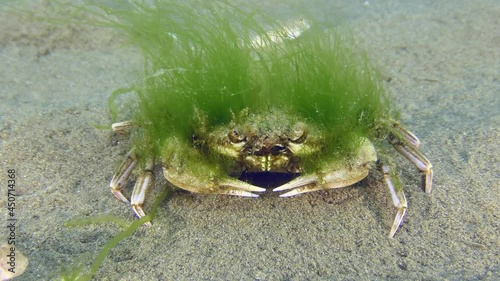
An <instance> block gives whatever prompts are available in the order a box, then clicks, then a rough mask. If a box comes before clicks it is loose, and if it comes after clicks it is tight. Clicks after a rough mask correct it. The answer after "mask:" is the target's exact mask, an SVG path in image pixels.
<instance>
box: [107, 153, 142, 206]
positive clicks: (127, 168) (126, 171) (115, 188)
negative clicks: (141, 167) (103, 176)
mask: <svg viewBox="0 0 500 281" xmlns="http://www.w3.org/2000/svg"><path fill="white" fill-rule="evenodd" d="M136 164H137V158H136V156H135V153H134V151H133V150H131V151H130V152H129V153H128V154H127V158H126V159H125V161H123V163H122V164H121V166H120V168H119V169H118V171H117V172H116V174H115V175H114V176H113V179H111V182H110V183H109V186H110V187H111V192H112V193H113V194H114V195H115V196H116V198H118V200H120V201H122V202H124V203H128V200H127V198H125V196H123V193H122V191H121V190H122V188H123V187H124V186H125V184H127V181H128V179H129V177H130V175H131V174H132V171H133V170H134V167H135V165H136Z"/></svg>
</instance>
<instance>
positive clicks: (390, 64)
mask: <svg viewBox="0 0 500 281" xmlns="http://www.w3.org/2000/svg"><path fill="white" fill-rule="evenodd" d="M375 2H376V1H373V3H372V1H366V2H364V3H363V1H357V2H356V3H354V4H350V5H349V6H347V7H344V9H343V11H344V12H345V13H346V14H348V15H350V16H348V17H346V20H347V25H348V26H349V27H350V28H351V29H352V30H353V34H354V35H355V36H356V38H357V40H358V41H359V43H360V45H361V46H362V47H364V48H365V49H366V50H367V52H368V54H369V55H370V57H371V58H372V59H373V61H374V62H375V64H377V65H379V66H380V67H381V70H382V72H383V73H384V76H385V77H387V80H388V88H389V89H390V91H391V92H392V95H393V96H394V99H395V100H396V103H397V104H398V105H399V107H400V108H401V112H402V116H401V119H402V120H401V121H402V123H403V124H405V125H406V126H407V127H408V128H410V129H411V130H412V131H413V132H415V133H416V134H417V135H418V136H419V137H420V139H421V141H422V151H423V152H424V153H425V154H426V155H427V156H428V158H429V159H430V160H431V162H432V164H433V166H434V173H435V181H434V190H433V192H432V193H431V194H426V193H424V192H423V191H422V188H421V186H422V182H421V178H420V176H419V173H418V172H417V171H416V169H415V168H414V167H413V166H412V165H411V164H409V163H408V162H407V161H406V160H405V159H404V158H403V157H401V156H397V157H396V159H397V161H398V164H399V167H400V169H401V176H402V180H403V183H404V185H405V192H406V195H407V199H408V205H409V209H408V214H407V216H406V219H405V222H404V224H403V226H402V228H401V229H400V230H399V231H398V232H397V234H396V237H395V238H394V239H389V238H387V237H386V236H387V233H388V230H389V228H390V225H391V223H392V219H393V216H394V213H395V212H394V210H393V208H392V207H391V206H390V198H389V195H388V193H387V192H386V189H385V187H384V186H383V184H381V183H380V175H379V174H378V173H377V172H375V171H374V173H372V175H371V176H370V177H369V178H367V179H366V180H364V181H362V182H360V183H358V184H356V185H354V186H353V187H348V188H343V189H339V190H331V191H324V192H316V193H311V194H306V195H303V196H298V197H295V198H289V199H281V198H279V197H277V196H276V195H275V194H272V192H267V193H265V194H264V195H263V196H261V198H260V199H244V198H235V197H227V196H205V195H197V194H191V193H188V192H183V191H176V192H174V193H173V194H172V196H171V197H170V198H169V199H167V200H165V201H164V202H163V203H162V204H161V206H160V209H159V213H158V216H157V218H156V219H155V221H154V226H153V227H152V228H140V229H139V230H138V231H137V232H136V233H134V234H133V235H132V236H131V237H129V238H127V239H126V240H124V241H123V242H122V243H120V244H119V245H118V246H117V247H116V248H114V249H113V250H112V251H111V253H110V255H109V256H108V258H107V259H106V261H105V262H104V264H103V265H102V267H101V268H100V270H99V271H98V273H97V275H96V276H95V280H139V279H144V280H402V279H406V280H499V279H500V265H499V264H500V249H499V248H500V238H499V227H500V210H499V202H500V186H499V182H500V179H499V177H500V168H499V167H500V166H499V163H500V156H499V154H500V153H499V152H500V131H499V130H500V80H499V78H500V74H499V69H500V47H499V46H500V31H499V26H500V24H499V19H500V4H499V2H498V1H493V0H491V1H488V0H477V1H466V0H459V1H430V0H429V1H418V3H419V4H414V3H413V2H412V1H379V2H377V3H375ZM434 2H438V3H434ZM44 3H45V1H39V2H35V3H34V4H33V5H32V6H33V7H37V8H36V11H37V13H42V14H43V12H44V10H43V9H44V7H47V6H46V5H44ZM327 3H328V4H327ZM332 3H333V2H332V1H315V2H314V4H311V6H312V7H313V8H315V9H318V10H323V11H325V10H328V9H334V8H333V7H334V6H335V5H340V4H339V3H333V4H332ZM267 5H270V6H271V7H272V6H273V3H267ZM0 9H1V10H0V12H1V15H0V26H1V28H0V100H1V103H0V163H1V165H0V166H1V167H2V170H1V171H0V191H1V194H0V203H1V206H2V208H3V209H2V210H1V212H0V213H1V219H2V220H3V222H4V223H3V224H6V223H7V218H8V212H7V207H6V206H7V170H8V169H15V170H16V176H17V182H16V192H17V196H16V210H15V211H16V218H17V220H18V221H17V232H16V242H17V245H18V248H19V249H20V250H21V251H22V252H23V253H24V254H25V255H26V256H27V257H28V259H29V262H30V264H29V266H28V268H27V270H26V272H25V273H24V274H23V275H22V276H21V277H19V278H18V279H16V280H53V279H55V278H56V277H57V276H58V275H59V274H60V272H61V271H62V270H63V268H65V267H68V266H72V265H75V264H78V263H79V262H80V263H82V264H83V265H84V266H86V265H88V264H89V263H90V260H91V258H92V257H94V256H95V255H96V254H97V253H98V252H99V251H100V249H101V248H102V247H103V246H104V245H105V244H106V243H107V242H108V241H109V240H110V239H111V238H112V237H113V236H114V235H115V234H116V233H118V232H119V228H118V227H117V226H116V225H113V224H106V225H91V226H87V227H76V228H66V227H64V226H63V223H64V222H65V221H67V220H69V219H71V218H79V217H86V216H95V215H99V214H112V215H116V216H119V217H121V218H123V219H125V220H127V221H130V222H131V221H133V220H134V219H135V217H134V215H133V212H132V210H131V208H130V207H129V206H127V205H125V204H122V203H120V202H119V201H117V200H116V199H115V198H114V197H113V196H112V194H111V193H110V191H109V187H108V183H109V180H110V179H111V176H112V174H113V173H114V172H115V170H116V168H117V166H118V164H119V162H120V161H121V159H122V158H123V157H124V155H125V154H126V152H127V150H128V149H129V148H130V144H129V142H128V141H127V139H126V138H125V139H120V138H117V137H116V136H113V135H112V134H111V133H110V132H109V131H106V130H99V129H96V128H95V127H94V125H95V124H109V123H110V116H109V113H108V109H107V98H108V96H109V94H110V93H111V92H112V91H113V90H114V89H116V88H119V87H124V86H127V85H128V83H129V79H130V78H131V73H132V72H133V71H134V69H137V66H138V65H139V64H140V58H139V56H138V54H137V52H136V51H134V50H132V49H129V48H125V47H122V46H121V43H120V39H119V38H120V36H119V34H118V35H117V34H114V33H113V32H110V31H109V30H105V29H98V28H90V27H79V26H75V25H61V26H52V25H47V24H44V23H37V22H31V21H30V20H28V17H22V16H21V17H19V16H18V15H16V14H15V13H12V12H7V8H6V5H4V4H1V5H0ZM46 9H47V10H48V9H49V8H46ZM33 10H35V9H34V8H33ZM395 154H396V153H395ZM156 178H157V181H156V183H155V185H154V187H153V190H154V192H152V196H153V194H154V193H155V192H156V193H157V192H158V191H159V190H161V188H163V187H165V186H166V185H167V183H166V181H165V180H163V179H162V177H161V174H160V171H159V170H158V169H157V170H156ZM147 208H148V206H146V209H147ZM2 229H3V228H2ZM7 235H8V233H7V230H2V231H0V238H2V240H5V239H6V238H7V237H6V236H7Z"/></svg>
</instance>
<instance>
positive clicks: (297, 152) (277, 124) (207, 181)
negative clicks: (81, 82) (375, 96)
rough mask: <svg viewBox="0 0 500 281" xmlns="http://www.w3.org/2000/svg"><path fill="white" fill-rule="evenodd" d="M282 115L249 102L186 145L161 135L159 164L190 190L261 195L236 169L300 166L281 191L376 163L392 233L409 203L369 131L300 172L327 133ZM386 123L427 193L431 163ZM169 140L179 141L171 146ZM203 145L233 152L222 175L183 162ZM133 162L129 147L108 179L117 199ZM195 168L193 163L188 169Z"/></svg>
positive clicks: (141, 193)
mask: <svg viewBox="0 0 500 281" xmlns="http://www.w3.org/2000/svg"><path fill="white" fill-rule="evenodd" d="M285 116H287V115H286V113H284V112H283V111H282V110H279V109H276V108H274V109H272V110H270V111H269V112H266V113H265V114H250V113H249V112H248V110H243V111H242V112H240V114H239V116H234V118H233V120H232V121H231V123H230V125H229V126H220V127H218V128H215V129H214V130H212V131H209V132H207V131H205V130H206V128H201V129H200V130H199V133H198V134H197V135H196V139H195V140H193V143H192V147H183V146H184V145H183V144H182V143H181V142H180V141H179V140H178V139H176V138H172V139H170V140H169V141H168V142H166V143H165V150H164V151H168V153H166V154H165V155H159V157H158V158H159V160H160V162H161V165H162V167H163V175H164V176H165V178H166V179H167V180H168V181H169V182H170V183H171V184H173V185H174V186H176V187H179V188H181V189H184V190H187V191H190V192H195V193H204V194H226V195H235V196H243V197H259V195H258V193H260V192H264V191H266V189H265V188H262V187H259V186H255V185H252V184H251V183H248V182H245V181H242V180H239V179H238V176H240V175H241V174H242V173H270V172H274V173H289V174H298V176H297V177H296V178H294V179H293V180H290V181H289V182H287V183H285V184H283V185H281V186H278V187H276V188H274V189H273V191H274V192H282V191H286V192H285V193H282V194H280V195H279V196H280V197H290V196H296V195H299V194H304V193H307V192H312V191H317V190H327V189H335V188H341V187H347V186H350V185H353V184H355V183H357V182H359V181H361V180H363V179H364V178H365V177H367V176H368V174H369V172H370V170H372V168H374V167H378V168H379V170H380V171H381V172H382V174H383V178H384V181H385V184H386V186H387V188H388V190H389V193H390V194H391V198H392V203H393V205H394V207H395V209H396V211H397V212H396V216H395V219H394V222H393V223H392V227H391V230H390V232H389V237H394V235H395V233H396V231H397V230H398V228H399V227H400V225H401V224H402V222H403V218H404V215H405V213H406V210H407V207H408V205H407V201H406V198H405V195H404V192H403V191H402V190H398V189H397V188H395V186H394V184H393V182H392V180H391V176H390V167H389V165H385V164H383V163H377V161H378V158H377V151H376V148H375V146H374V144H373V143H372V142H371V141H370V140H368V139H367V138H362V139H361V140H360V141H361V145H360V146H359V148H358V149H357V151H355V153H354V154H352V155H351V156H350V157H347V158H343V159H331V160H330V161H328V162H326V163H322V164H321V165H319V166H318V167H317V168H316V170H315V171H314V172H312V173H306V174H302V173H303V167H302V164H303V163H302V162H301V159H302V158H303V157H307V156H308V155H311V154H318V153H321V150H322V147H323V145H324V142H325V141H327V140H326V139H325V138H324V137H323V135H322V132H321V129H320V128H318V127H316V126H314V125H313V124H308V123H307V122H304V121H301V120H297V118H294V117H291V118H285ZM200 124H203V122H200ZM133 126H134V123H133V122H131V121H127V122H121V123H115V124H113V126H112V128H113V130H114V131H118V132H123V131H124V130H125V129H127V128H130V127H133ZM390 128H391V129H390V130H391V131H390V133H389V138H388V139H389V142H390V144H392V145H393V146H394V148H395V149H396V150H397V151H398V152H399V153H401V154H402V155H403V156H404V157H406V158H407V159H408V160H409V161H410V162H411V163H413V164H414V165H415V166H416V167H417V168H418V170H420V171H421V172H422V173H423V175H424V177H425V192H427V193H430V192H431V190H432V176H433V171H432V165H431V163H430V162H429V160H428V159H427V158H426V157H425V156H424V155H423V154H422V153H421V152H420V151H419V149H418V147H419V145H420V141H419V139H418V138H417V137H416V136H415V135H414V134H413V133H411V132H410V131H408V130H407V129H405V128H404V127H402V126H401V125H400V124H399V123H398V122H395V121H392V122H391V124H390ZM174 147H178V148H180V149H178V150H176V149H172V148H174ZM200 147H205V148H206V149H208V150H209V151H210V153H213V154H214V155H215V158H216V159H217V158H219V159H220V158H225V159H230V160H232V162H233V165H232V166H231V167H229V168H228V169H227V175H226V176H224V177H215V175H216V174H217V173H211V172H210V171H212V169H213V168H212V167H211V166H210V163H209V162H206V161H204V160H203V158H202V157H200V159H198V160H200V161H199V162H196V164H195V165H193V163H186V162H192V161H193V160H189V161H187V160H186V159H184V158H183V157H184V155H182V153H183V152H184V153H189V154H194V155H195V156H196V154H201V152H200V151H199V149H200ZM181 148H182V149H181ZM191 156H192V155H191ZM199 156H200V155H199ZM137 162H138V160H137V155H136V154H135V153H134V151H131V152H129V154H128V155H127V159H126V160H125V161H124V162H123V164H122V165H121V166H120V168H119V170H118V171H117V173H116V174H115V175H114V176H113V179H112V180H111V183H110V187H111V192H112V193H113V194H114V195H115V196H116V198H118V199H119V200H120V201H122V202H125V203H129V200H128V199H127V198H126V197H125V196H124V195H123V193H122V188H123V187H124V186H125V184H126V183H127V181H128V179H129V177H130V176H131V174H132V171H133V170H134V168H135V166H136V164H137ZM146 162H147V164H146V166H145V169H143V170H142V172H141V173H140V175H139V176H138V179H137V180H136V183H135V186H134V188H133V192H132V196H131V200H130V204H131V205H132V208H133V210H134V212H135V213H136V214H137V216H138V217H143V216H145V212H144V211H143V209H142V205H143V203H144V200H145V194H146V191H147V189H148V188H149V187H150V186H151V183H152V177H153V163H154V162H153V159H148V160H147V161H146ZM193 168H194V169H196V170H192V169H193Z"/></svg>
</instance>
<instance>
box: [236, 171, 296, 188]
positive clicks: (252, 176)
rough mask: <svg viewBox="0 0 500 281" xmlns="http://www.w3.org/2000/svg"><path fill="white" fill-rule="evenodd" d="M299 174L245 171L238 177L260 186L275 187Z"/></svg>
mask: <svg viewBox="0 0 500 281" xmlns="http://www.w3.org/2000/svg"><path fill="white" fill-rule="evenodd" d="M299 175H300V174H299V173H296V174H293V173H274V172H258V173H256V172H252V173H247V172H245V173H243V174H242V175H241V176H240V177H239V179H240V180H242V181H244V182H247V183H250V184H253V185H256V186H259V187H262V188H275V187H278V186H281V185H283V184H285V183H287V182H289V181H291V180H293V179H295V178H296V177H298V176H299Z"/></svg>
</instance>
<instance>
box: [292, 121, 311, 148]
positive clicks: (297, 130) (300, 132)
mask: <svg viewBox="0 0 500 281" xmlns="http://www.w3.org/2000/svg"><path fill="white" fill-rule="evenodd" d="M306 138H307V132H306V124H304V123H300V122H299V123H297V124H295V126H294V127H293V129H292V132H291V133H290V138H289V140H290V141H291V142H293V143H303V142H304V141H305V140H306Z"/></svg>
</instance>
